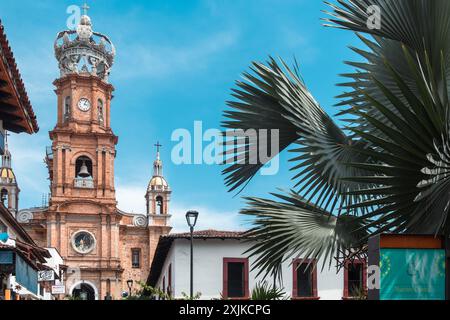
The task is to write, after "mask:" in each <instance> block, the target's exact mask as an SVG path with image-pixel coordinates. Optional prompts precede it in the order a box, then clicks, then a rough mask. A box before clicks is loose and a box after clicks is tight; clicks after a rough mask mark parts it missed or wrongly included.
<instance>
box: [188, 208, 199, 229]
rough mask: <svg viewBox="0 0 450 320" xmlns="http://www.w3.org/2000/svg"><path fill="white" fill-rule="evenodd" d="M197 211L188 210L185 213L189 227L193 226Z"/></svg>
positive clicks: (195, 222)
mask: <svg viewBox="0 0 450 320" xmlns="http://www.w3.org/2000/svg"><path fill="white" fill-rule="evenodd" d="M197 218H198V212H197V211H188V212H187V213H186V221H187V224H188V226H189V227H191V228H193V227H195V225H196V224H197Z"/></svg>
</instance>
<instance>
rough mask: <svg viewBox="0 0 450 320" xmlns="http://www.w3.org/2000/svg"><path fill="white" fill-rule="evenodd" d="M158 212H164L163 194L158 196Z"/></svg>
mask: <svg viewBox="0 0 450 320" xmlns="http://www.w3.org/2000/svg"><path fill="white" fill-rule="evenodd" d="M156 213H157V214H164V213H165V212H164V199H163V197H161V196H157V197H156Z"/></svg>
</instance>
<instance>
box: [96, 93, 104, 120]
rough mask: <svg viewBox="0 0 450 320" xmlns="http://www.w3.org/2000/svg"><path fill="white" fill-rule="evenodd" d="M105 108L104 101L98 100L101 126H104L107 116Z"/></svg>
mask: <svg viewBox="0 0 450 320" xmlns="http://www.w3.org/2000/svg"><path fill="white" fill-rule="evenodd" d="M104 112H105V111H104V107H103V101H102V100H101V99H98V101H97V113H98V122H99V123H100V125H103V124H104V123H105V115H104Z"/></svg>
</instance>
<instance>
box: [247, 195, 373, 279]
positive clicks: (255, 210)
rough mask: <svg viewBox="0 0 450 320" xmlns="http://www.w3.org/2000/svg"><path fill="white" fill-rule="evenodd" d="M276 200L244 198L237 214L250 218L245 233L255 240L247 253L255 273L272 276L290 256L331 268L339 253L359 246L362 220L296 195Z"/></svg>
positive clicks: (362, 233) (364, 234)
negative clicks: (336, 212) (321, 262)
mask: <svg viewBox="0 0 450 320" xmlns="http://www.w3.org/2000/svg"><path fill="white" fill-rule="evenodd" d="M273 196H275V197H277V198H278V199H280V200H282V201H281V202H280V201H274V200H269V199H261V198H246V200H247V207H246V208H244V209H243V210H241V213H242V214H244V215H247V216H249V217H252V219H254V220H253V221H254V224H255V228H254V229H253V230H251V231H250V232H249V233H248V236H249V237H250V239H252V238H253V237H256V238H257V239H258V241H256V242H255V243H254V244H253V245H252V247H251V248H250V249H249V250H248V252H247V253H248V254H250V255H251V256H254V257H255V263H254V264H253V266H252V267H253V269H258V270H259V273H258V274H263V273H264V275H266V276H267V275H269V274H276V273H277V270H278V268H279V265H280V262H282V261H286V260H287V259H289V258H292V257H300V258H302V259H307V258H311V259H317V260H320V259H322V258H323V260H321V261H323V265H322V267H325V265H326V262H328V265H329V266H331V263H332V261H333V258H334V257H336V255H337V254H338V253H339V252H344V251H346V250H348V249H349V248H353V247H359V246H360V245H362V243H361V242H360V241H361V239H363V238H364V237H365V236H366V235H367V233H366V231H362V230H361V228H362V226H363V225H364V222H363V220H359V219H358V220H357V219H355V217H354V216H350V215H340V216H334V215H332V214H330V212H327V211H324V210H323V209H321V208H319V207H316V206H314V205H312V204H310V203H308V202H306V201H305V200H304V199H303V198H302V197H300V196H299V195H298V194H296V193H294V192H291V193H289V194H273Z"/></svg>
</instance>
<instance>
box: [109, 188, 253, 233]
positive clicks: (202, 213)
mask: <svg viewBox="0 0 450 320" xmlns="http://www.w3.org/2000/svg"><path fill="white" fill-rule="evenodd" d="M145 187H146V186H132V185H119V186H117V188H116V197H117V200H118V202H119V204H118V206H119V208H120V209H121V210H124V211H126V212H132V213H145V199H144V194H145ZM190 209H195V210H197V211H198V212H199V219H198V223H197V226H196V229H197V230H207V229H215V230H221V231H239V230H246V229H248V225H245V224H244V223H243V222H242V220H241V219H240V216H239V214H238V213H237V211H236V212H230V211H225V210H224V211H222V210H220V205H218V207H217V208H211V207H210V206H205V205H197V204H194V203H177V202H172V203H170V205H169V213H170V214H171V215H172V218H171V225H172V226H173V230H172V232H186V231H188V228H187V224H186V218H185V214H186V211H188V210H190Z"/></svg>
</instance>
